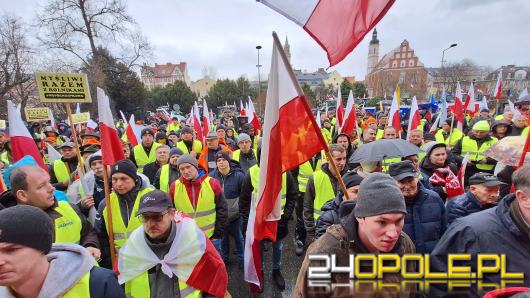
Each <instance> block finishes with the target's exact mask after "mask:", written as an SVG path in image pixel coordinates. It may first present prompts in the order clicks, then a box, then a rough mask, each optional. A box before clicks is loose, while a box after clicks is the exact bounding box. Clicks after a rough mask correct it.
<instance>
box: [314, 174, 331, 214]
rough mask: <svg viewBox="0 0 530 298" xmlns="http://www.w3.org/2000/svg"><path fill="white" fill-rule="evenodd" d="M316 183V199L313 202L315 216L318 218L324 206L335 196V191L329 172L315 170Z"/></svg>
mask: <svg viewBox="0 0 530 298" xmlns="http://www.w3.org/2000/svg"><path fill="white" fill-rule="evenodd" d="M313 182H314V184H315V201H314V203H313V218H314V219H315V220H317V219H318V218H319V217H320V215H322V211H321V209H322V206H324V204H325V203H326V202H328V201H329V200H333V199H334V198H335V195H336V194H335V191H333V185H331V180H330V179H329V176H328V174H326V173H325V172H324V171H322V170H318V171H315V173H314V174H313Z"/></svg>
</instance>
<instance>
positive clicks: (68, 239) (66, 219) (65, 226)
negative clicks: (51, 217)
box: [54, 201, 82, 244]
mask: <svg viewBox="0 0 530 298" xmlns="http://www.w3.org/2000/svg"><path fill="white" fill-rule="evenodd" d="M55 211H57V212H58V213H59V214H61V217H59V218H57V219H55V221H54V226H55V241H54V242H55V243H75V244H79V242H80V241H81V229H82V225H81V219H80V218H79V215H77V213H76V212H75V210H74V208H72V206H70V203H68V202H64V201H59V202H58V203H57V207H55Z"/></svg>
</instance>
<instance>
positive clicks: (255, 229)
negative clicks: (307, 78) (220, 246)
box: [244, 33, 326, 290]
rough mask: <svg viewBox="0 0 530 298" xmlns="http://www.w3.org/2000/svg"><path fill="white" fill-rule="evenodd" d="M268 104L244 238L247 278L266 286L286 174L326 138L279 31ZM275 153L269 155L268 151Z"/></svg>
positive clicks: (323, 145) (273, 55) (275, 44)
mask: <svg viewBox="0 0 530 298" xmlns="http://www.w3.org/2000/svg"><path fill="white" fill-rule="evenodd" d="M273 39H274V44H273V50H272V58H271V70H270V74H269V86H268V88H267V98H266V101H265V102H266V106H265V121H264V126H263V138H262V150H261V156H260V176H259V178H260V179H259V183H258V192H257V195H255V196H253V198H252V203H251V210H250V214H249V220H248V226H247V231H246V240H245V254H244V255H245V280H246V281H247V282H249V283H250V284H251V285H253V286H254V287H253V289H254V290H255V287H259V288H261V285H262V281H263V276H261V249H260V242H261V240H263V239H270V240H272V241H273V242H274V241H276V233H277V227H278V220H279V219H280V216H281V191H282V174H283V173H285V172H287V171H289V170H292V169H294V168H296V167H298V166H299V165H300V164H303V163H304V162H306V161H308V160H309V159H310V158H311V157H312V156H313V155H315V154H316V153H318V152H319V151H320V150H322V149H324V148H326V143H325V141H324V137H323V136H322V133H321V132H320V129H319V128H318V125H317V123H316V121H315V118H314V117H313V113H312V111H311V108H309V105H308V104H307V101H306V98H305V96H304V93H303V92H302V89H301V88H300V86H299V85H298V81H297V80H296V78H295V75H294V73H293V71H292V69H291V65H290V64H289V62H288V60H287V58H286V56H285V53H284V52H283V49H282V45H281V43H280V41H279V39H278V36H277V35H276V33H273ZM269 155H270V156H269Z"/></svg>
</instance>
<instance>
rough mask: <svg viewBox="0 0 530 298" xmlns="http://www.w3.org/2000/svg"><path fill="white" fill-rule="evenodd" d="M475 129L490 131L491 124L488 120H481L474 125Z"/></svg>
mask: <svg viewBox="0 0 530 298" xmlns="http://www.w3.org/2000/svg"><path fill="white" fill-rule="evenodd" d="M473 130H476V131H490V124H489V123H488V121H486V120H481V121H479V122H477V123H475V125H473Z"/></svg>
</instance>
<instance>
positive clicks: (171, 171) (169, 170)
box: [153, 147, 184, 193]
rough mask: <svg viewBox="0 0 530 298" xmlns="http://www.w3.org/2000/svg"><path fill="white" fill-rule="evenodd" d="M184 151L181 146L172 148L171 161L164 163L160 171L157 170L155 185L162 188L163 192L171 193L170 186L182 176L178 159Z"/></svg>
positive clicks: (170, 152)
mask: <svg viewBox="0 0 530 298" xmlns="http://www.w3.org/2000/svg"><path fill="white" fill-rule="evenodd" d="M183 154H184V153H182V150H180V149H179V148H176V147H175V148H171V150H169V163H168V164H165V165H163V166H162V167H161V168H160V169H158V172H156V175H155V179H154V181H153V186H154V187H155V188H157V189H160V190H161V191H163V192H166V193H169V186H170V185H171V183H173V181H175V180H177V179H178V178H179V177H180V172H179V168H178V166H177V160H178V159H179V157H181V156H182V155H183Z"/></svg>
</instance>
